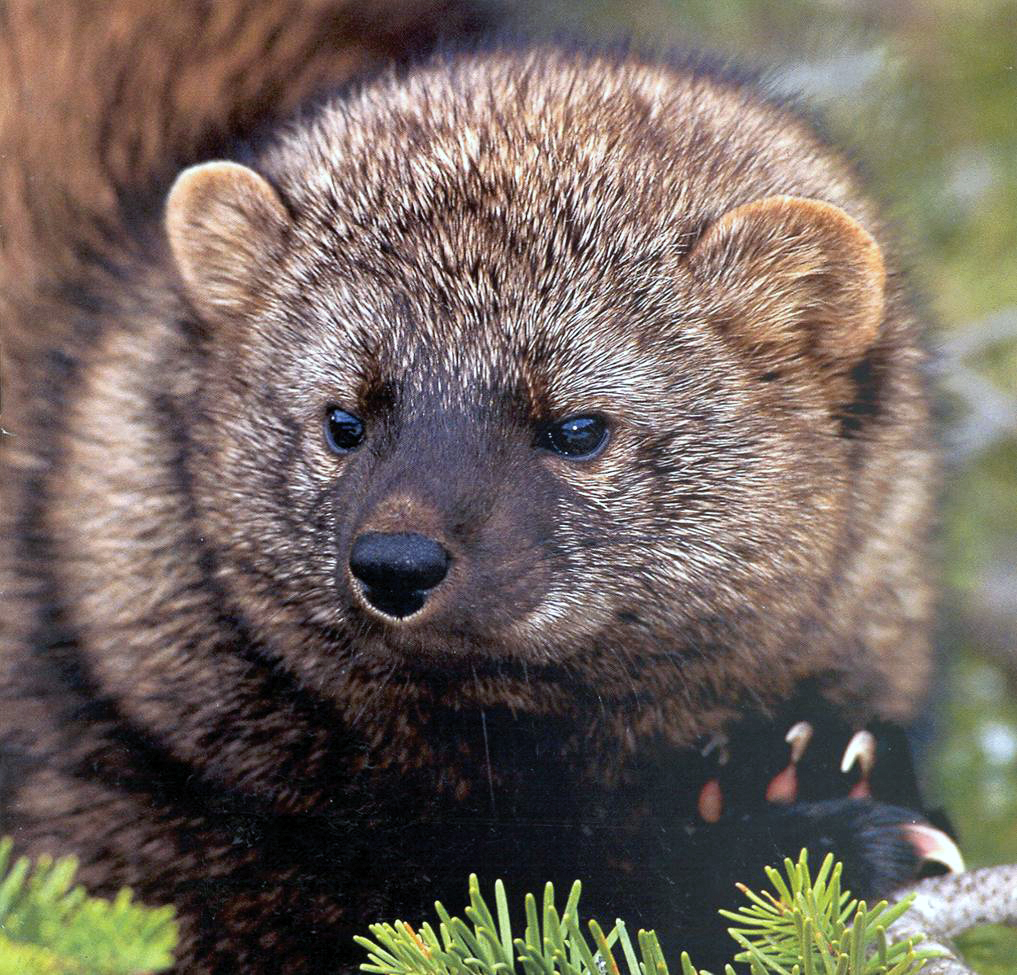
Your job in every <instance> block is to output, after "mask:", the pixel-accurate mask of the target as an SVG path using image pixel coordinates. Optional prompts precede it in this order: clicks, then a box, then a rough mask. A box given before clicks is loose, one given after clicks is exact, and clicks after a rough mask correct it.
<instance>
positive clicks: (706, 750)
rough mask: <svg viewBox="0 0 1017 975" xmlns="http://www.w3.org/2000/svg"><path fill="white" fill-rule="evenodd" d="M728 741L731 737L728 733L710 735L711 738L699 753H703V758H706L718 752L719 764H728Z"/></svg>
mask: <svg viewBox="0 0 1017 975" xmlns="http://www.w3.org/2000/svg"><path fill="white" fill-rule="evenodd" d="M728 741H729V739H728V737H727V735H725V734H723V733H721V732H718V733H717V734H714V735H710V740H709V741H708V742H707V743H706V744H705V745H704V746H703V747H702V749H701V750H700V752H699V754H700V755H702V756H703V758H706V757H707V756H709V755H712V754H713V753H714V752H716V753H717V764H718V765H727V762H728V759H729V758H730V755H729V754H728V750H727V745H728Z"/></svg>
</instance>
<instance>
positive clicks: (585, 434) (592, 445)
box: [537, 416, 607, 460]
mask: <svg viewBox="0 0 1017 975" xmlns="http://www.w3.org/2000/svg"><path fill="white" fill-rule="evenodd" d="M606 443H607V422H606V421H605V420H604V418H603V417H602V416H570V417H568V419H565V420H559V421H558V422H557V423H554V424H552V425H551V426H549V427H546V428H545V429H544V431H543V432H542V433H541V435H540V437H539V438H538V440H537V446H538V447H543V448H544V449H545V450H553V451H554V452H555V453H556V454H560V455H561V456H562V457H568V458H569V459H570V460H588V459H589V458H591V457H594V456H596V455H597V454H598V453H600V451H601V449H602V448H603V446H604V444H606Z"/></svg>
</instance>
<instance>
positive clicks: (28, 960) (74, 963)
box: [0, 839, 177, 975]
mask: <svg viewBox="0 0 1017 975" xmlns="http://www.w3.org/2000/svg"><path fill="white" fill-rule="evenodd" d="M11 847H12V844H11V841H10V840H9V839H5V840H2V841H0V975H148V973H154V972H160V971H165V970H166V969H167V968H169V967H171V966H172V964H173V949H174V948H175V947H176V942H177V926H176V922H175V921H174V919H173V908H172V907H161V908H154V909H153V908H148V907H143V906H142V905H140V904H137V903H135V901H134V899H133V896H132V894H131V892H130V891H129V890H127V889H126V888H125V889H124V890H121V891H120V893H119V894H117V896H116V897H115V898H114V899H113V900H111V901H110V900H103V899H102V898H98V897H90V896H88V894H87V893H86V892H85V890H84V888H83V887H81V886H75V884H74V875H75V872H76V871H77V866H78V865H77V861H76V860H75V859H74V857H65V858H62V859H60V860H56V861H54V860H53V859H51V858H49V857H40V858H39V859H38V860H37V861H36V863H35V865H34V866H33V865H32V864H31V863H30V862H29V860H28V859H27V858H26V857H20V858H18V859H17V860H14V861H13V862H12V857H11Z"/></svg>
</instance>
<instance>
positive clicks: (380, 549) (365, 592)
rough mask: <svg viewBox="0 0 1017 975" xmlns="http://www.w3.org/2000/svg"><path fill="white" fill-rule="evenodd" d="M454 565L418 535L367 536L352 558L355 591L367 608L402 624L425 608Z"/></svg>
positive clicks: (443, 552)
mask: <svg viewBox="0 0 1017 975" xmlns="http://www.w3.org/2000/svg"><path fill="white" fill-rule="evenodd" d="M451 564H452V556H451V555H449V553H448V551H447V550H446V549H445V548H444V547H443V546H442V545H440V544H439V543H438V542H436V541H435V540H434V539H432V538H427V537H426V536H424V535H420V534H417V533H416V532H365V533H364V534H362V535H360V536H358V537H357V538H356V540H355V541H354V543H353V547H352V549H351V550H350V558H349V570H350V575H351V576H352V577H353V580H354V584H353V588H354V591H355V593H356V595H357V597H358V598H359V600H360V601H361V602H362V603H363V605H364V607H365V608H366V609H368V610H369V611H372V612H374V613H376V614H379V615H381V616H382V617H384V618H386V619H393V618H394V619H399V620H402V619H406V618H407V617H409V616H412V615H414V614H415V613H417V612H419V611H420V610H421V609H423V608H424V606H425V605H426V603H427V601H428V599H429V598H430V597H431V596H432V594H433V592H434V590H435V589H436V588H437V587H438V586H439V585H440V584H441V582H442V580H444V578H445V576H446V575H447V574H448V570H449V566H450V565H451Z"/></svg>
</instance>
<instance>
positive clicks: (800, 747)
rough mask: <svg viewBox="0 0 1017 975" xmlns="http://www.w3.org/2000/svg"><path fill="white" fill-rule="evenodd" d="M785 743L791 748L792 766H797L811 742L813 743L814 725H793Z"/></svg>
mask: <svg viewBox="0 0 1017 975" xmlns="http://www.w3.org/2000/svg"><path fill="white" fill-rule="evenodd" d="M784 741H786V742H787V743H788V744H789V745H790V746H791V764H792V765H797V764H798V763H799V761H801V757H802V755H804V754H805V749H806V748H808V747H809V742H810V741H812V725H810V724H809V722H808V721H799V722H798V723H797V724H793V725H791V728H790V730H789V731H788V733H787V734H786V735H785V736H784Z"/></svg>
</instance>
